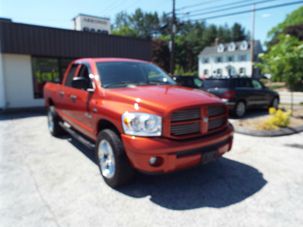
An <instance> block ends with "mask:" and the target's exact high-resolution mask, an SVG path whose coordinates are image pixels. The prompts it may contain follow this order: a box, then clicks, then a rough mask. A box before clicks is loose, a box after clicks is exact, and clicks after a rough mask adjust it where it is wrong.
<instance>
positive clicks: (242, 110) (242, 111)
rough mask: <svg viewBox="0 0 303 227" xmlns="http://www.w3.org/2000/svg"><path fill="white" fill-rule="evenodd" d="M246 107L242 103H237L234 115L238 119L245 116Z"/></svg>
mask: <svg viewBox="0 0 303 227" xmlns="http://www.w3.org/2000/svg"><path fill="white" fill-rule="evenodd" d="M245 111H246V106H245V103H244V102H239V103H238V104H237V107H236V114H237V116H238V117H242V116H243V115H244V114H245Z"/></svg>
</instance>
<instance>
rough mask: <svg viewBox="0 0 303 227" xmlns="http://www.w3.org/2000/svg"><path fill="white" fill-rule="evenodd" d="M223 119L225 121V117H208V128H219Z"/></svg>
mask: <svg viewBox="0 0 303 227" xmlns="http://www.w3.org/2000/svg"><path fill="white" fill-rule="evenodd" d="M225 121H226V119H225V117H220V118H215V119H210V120H209V122H208V130H213V129H216V128H220V127H221V126H223V125H224V124H225Z"/></svg>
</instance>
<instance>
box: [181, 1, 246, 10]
mask: <svg viewBox="0 0 303 227" xmlns="http://www.w3.org/2000/svg"><path fill="white" fill-rule="evenodd" d="M246 2H247V0H244V1H243V0H241V1H237V2H230V3H227V4H221V5H215V6H211V7H206V8H203V9H197V10H193V11H191V12H196V11H200V10H201V11H206V10H209V9H218V8H222V7H225V6H232V5H236V4H239V3H246ZM212 3H217V2H214V1H212ZM202 5H203V4H202ZM198 6H201V4H199V5H198ZM191 8H194V6H193V7H191ZM195 8H196V7H195ZM179 11H180V10H179Z"/></svg>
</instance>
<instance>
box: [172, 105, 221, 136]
mask: <svg viewBox="0 0 303 227" xmlns="http://www.w3.org/2000/svg"><path fill="white" fill-rule="evenodd" d="M226 123H227V109H226V107H225V106H224V105H211V106H205V107H197V108H191V109H184V110H177V111H175V112H173V113H172V114H171V115H170V135H171V136H172V137H176V138H179V137H180V138H182V137H184V136H186V137H188V136H193V137H194V136H199V135H202V134H203V135H205V134H208V133H211V132H214V131H216V130H219V129H221V128H223V127H224V126H225V125H226Z"/></svg>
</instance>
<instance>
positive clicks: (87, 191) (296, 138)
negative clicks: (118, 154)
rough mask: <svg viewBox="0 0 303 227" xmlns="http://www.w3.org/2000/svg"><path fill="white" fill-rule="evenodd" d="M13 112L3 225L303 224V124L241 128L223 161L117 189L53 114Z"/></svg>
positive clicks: (7, 120) (4, 149)
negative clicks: (64, 134) (272, 131)
mask: <svg viewBox="0 0 303 227" xmlns="http://www.w3.org/2000/svg"><path fill="white" fill-rule="evenodd" d="M0 117H1V116H0ZM11 117H13V118H11ZM11 117H7V116H6V117H3V116H2V120H0V226H1V227H12V226H14V227H17V226H37V227H41V226H43V227H47V226H62V227H65V226H81V227H85V226H140V227H141V226H233V227H234V226H252V225H253V226H275V227H276V226H302V225H303V216H302V214H303V213H302V211H303V166H302V163H303V134H297V135H293V136H288V137H280V138H254V137H248V136H243V135H238V134H237V135H235V144H234V148H233V150H232V152H230V153H229V154H228V155H226V156H225V158H222V159H220V160H219V161H217V162H215V163H211V164H209V165H207V166H201V167H198V168H195V169H192V170H187V171H184V172H179V173H176V174H171V175H165V176H152V177H151V176H149V177H146V176H142V175H139V176H138V177H137V180H136V181H135V182H134V183H133V184H132V185H130V186H127V187H124V188H123V189H121V190H120V191H115V190H112V189H110V188H109V187H107V186H106V185H105V184H104V183H103V181H102V179H101V177H100V175H99V171H98V168H97V166H96V165H95V163H94V162H93V156H92V154H91V153H90V152H88V151H87V150H86V149H85V148H84V147H82V146H81V145H79V144H78V143H77V142H75V141H73V140H71V139H68V138H65V139H56V138H53V137H51V136H50V135H49V133H48V132H47V128H46V119H45V117H43V116H31V115H12V116H11Z"/></svg>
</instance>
